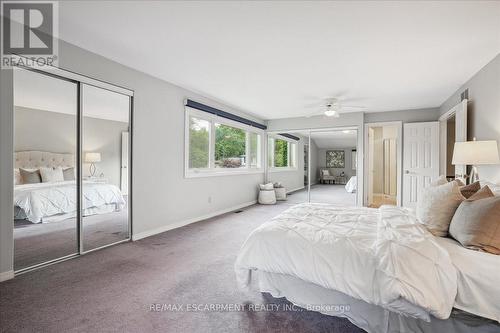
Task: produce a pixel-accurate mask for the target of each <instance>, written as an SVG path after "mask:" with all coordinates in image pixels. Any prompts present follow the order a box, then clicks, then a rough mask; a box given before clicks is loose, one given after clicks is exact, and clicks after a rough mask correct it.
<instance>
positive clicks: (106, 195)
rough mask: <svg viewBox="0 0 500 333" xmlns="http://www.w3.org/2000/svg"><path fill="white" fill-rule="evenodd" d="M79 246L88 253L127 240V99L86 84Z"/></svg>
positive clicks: (84, 93)
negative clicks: (81, 243) (81, 244)
mask: <svg viewBox="0 0 500 333" xmlns="http://www.w3.org/2000/svg"><path fill="white" fill-rule="evenodd" d="M82 106H83V107H82V111H83V114H82V157H83V159H82V162H83V168H82V174H83V182H82V205H83V206H82V240H83V251H89V250H92V249H96V248H99V247H102V246H105V245H109V244H113V243H116V242H119V241H122V240H124V239H127V238H129V206H130V205H129V199H128V198H129V196H128V187H129V186H128V185H129V184H128V183H129V158H130V154H129V128H130V97H129V96H126V95H123V94H120V93H117V92H113V91H109V90H106V89H102V88H98V87H94V86H91V85H87V84H84V85H83V90H82Z"/></svg>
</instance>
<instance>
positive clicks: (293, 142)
mask: <svg viewBox="0 0 500 333" xmlns="http://www.w3.org/2000/svg"><path fill="white" fill-rule="evenodd" d="M267 140H268V141H267V147H268V154H267V165H268V170H269V172H282V171H297V170H298V168H299V166H298V164H299V163H298V159H299V158H298V149H299V141H296V140H293V139H290V138H287V137H284V136H281V135H279V134H268V135H267ZM269 140H272V141H271V144H269ZM276 140H282V141H286V142H287V143H288V149H287V162H288V166H285V167H276V166H274V154H275V151H274V147H275V142H276ZM292 147H293V149H292ZM292 151H294V153H292ZM269 152H271V153H269ZM292 157H293V160H294V163H293V166H290V165H291V164H292V163H290V162H291V160H292Z"/></svg>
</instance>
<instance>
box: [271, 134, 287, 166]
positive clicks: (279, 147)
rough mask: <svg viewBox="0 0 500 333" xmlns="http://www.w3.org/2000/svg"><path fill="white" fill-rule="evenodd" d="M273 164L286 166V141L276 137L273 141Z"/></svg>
mask: <svg viewBox="0 0 500 333" xmlns="http://www.w3.org/2000/svg"><path fill="white" fill-rule="evenodd" d="M274 166H275V167H277V168H279V167H287V166H288V142H287V141H285V140H280V139H276V140H275V141H274Z"/></svg>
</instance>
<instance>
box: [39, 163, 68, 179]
mask: <svg viewBox="0 0 500 333" xmlns="http://www.w3.org/2000/svg"><path fill="white" fill-rule="evenodd" d="M40 175H41V176H42V183H54V182H63V181H64V174H63V169H62V168H61V167H57V168H40Z"/></svg>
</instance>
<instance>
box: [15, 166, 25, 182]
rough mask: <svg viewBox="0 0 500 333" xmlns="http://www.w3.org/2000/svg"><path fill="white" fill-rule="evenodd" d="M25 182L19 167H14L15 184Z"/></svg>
mask: <svg viewBox="0 0 500 333" xmlns="http://www.w3.org/2000/svg"><path fill="white" fill-rule="evenodd" d="M22 183H23V179H22V178H21V172H20V171H19V169H14V185H21V184H22Z"/></svg>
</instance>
